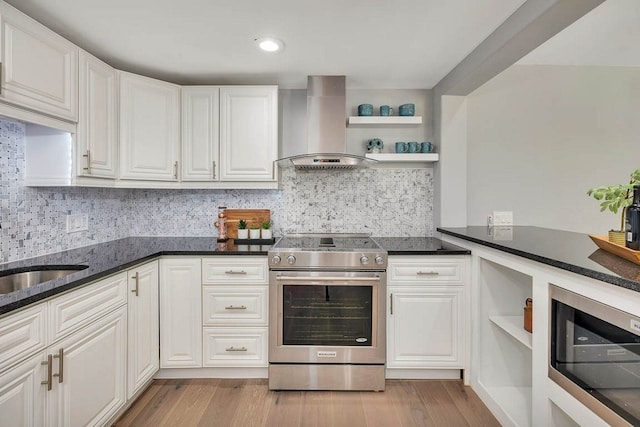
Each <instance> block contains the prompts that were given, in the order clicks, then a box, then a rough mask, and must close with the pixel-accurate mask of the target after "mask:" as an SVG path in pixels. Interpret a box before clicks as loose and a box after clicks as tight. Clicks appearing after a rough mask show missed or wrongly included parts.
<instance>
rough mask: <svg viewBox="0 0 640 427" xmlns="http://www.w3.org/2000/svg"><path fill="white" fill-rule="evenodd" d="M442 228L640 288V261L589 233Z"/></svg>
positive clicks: (510, 228)
mask: <svg viewBox="0 0 640 427" xmlns="http://www.w3.org/2000/svg"><path fill="white" fill-rule="evenodd" d="M437 230H438V231H439V232H441V233H443V234H447V235H450V236H454V237H458V238H460V239H463V240H467V241H470V242H474V243H478V244H480V245H483V246H487V247H490V248H493V249H497V250H500V251H503V252H507V253H510V254H513V255H518V256H521V257H524V258H527V259H530V260H533V261H537V262H540V263H543V264H547V265H550V266H552V267H557V268H560V269H563V270H567V271H570V272H572V273H577V274H580V275H582V276H586V277H591V278H593V279H597V280H601V281H603V282H607V283H611V284H613V285H616V286H621V287H623V288H627V289H631V290H634V291H636V292H640V265H636V264H634V263H632V262H630V261H627V260H625V259H623V258H620V257H618V256H616V255H613V254H610V253H609V252H606V251H604V250H602V249H598V247H597V246H596V245H595V244H594V243H593V242H592V241H591V239H590V238H589V236H588V235H587V234H582V233H574V232H570V231H562V230H553V229H549V228H541V227H530V226H513V227H492V228H489V227H486V226H471V227H459V228H438V229H437Z"/></svg>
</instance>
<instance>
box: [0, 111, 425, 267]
mask: <svg viewBox="0 0 640 427" xmlns="http://www.w3.org/2000/svg"><path fill="white" fill-rule="evenodd" d="M24 135H25V127H24V125H21V124H16V123H12V122H8V121H2V120H0V209H1V210H0V225H1V226H2V228H1V229H0V237H1V239H2V240H1V242H0V262H9V261H16V260H19V259H24V258H31V257H34V256H38V255H43V254H48V253H53V252H57V251H60V250H65V249H70V248H77V247H82V246H87V245H91V244H94V243H101V242H106V241H110V240H114V239H119V238H123V237H127V236H207V235H211V236H215V235H216V234H217V233H216V230H215V227H214V226H213V222H214V220H215V217H216V215H217V208H218V206H227V207H229V208H236V209H242V208H256V209H270V210H271V215H272V221H273V230H274V233H275V235H281V234H282V233H286V232H366V233H371V234H372V235H375V236H384V237H393V236H402V237H404V236H432V235H433V171H432V170H431V169H364V170H358V171H333V172H330V171H295V170H294V169H281V189H280V190H267V191H265V190H141V189H135V190H131V189H104V188H58V187H42V188H32V187H25V186H24V169H25V149H24ZM77 213H86V214H88V216H89V231H81V232H76V233H71V234H67V233H66V215H67V214H77Z"/></svg>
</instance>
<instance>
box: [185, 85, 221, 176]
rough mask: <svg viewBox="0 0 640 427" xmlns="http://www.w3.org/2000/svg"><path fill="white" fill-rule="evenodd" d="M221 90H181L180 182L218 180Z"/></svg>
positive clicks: (192, 88) (193, 87) (207, 88)
mask: <svg viewBox="0 0 640 427" xmlns="http://www.w3.org/2000/svg"><path fill="white" fill-rule="evenodd" d="M219 152H220V89H219V88H218V87H215V86H185V87H183V88H182V180H183V181H217V180H218V179H219V178H220V174H219V170H218V168H219V161H218V158H219V157H218V155H219Z"/></svg>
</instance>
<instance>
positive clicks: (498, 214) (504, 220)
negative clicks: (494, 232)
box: [493, 211, 513, 226]
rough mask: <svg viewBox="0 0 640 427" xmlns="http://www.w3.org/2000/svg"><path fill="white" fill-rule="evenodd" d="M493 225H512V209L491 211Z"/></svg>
mask: <svg viewBox="0 0 640 427" xmlns="http://www.w3.org/2000/svg"><path fill="white" fill-rule="evenodd" d="M493 225H494V226H496V225H513V211H493Z"/></svg>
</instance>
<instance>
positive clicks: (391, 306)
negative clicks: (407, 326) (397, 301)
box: [389, 293, 393, 314]
mask: <svg viewBox="0 0 640 427" xmlns="http://www.w3.org/2000/svg"><path fill="white" fill-rule="evenodd" d="M389 307H390V308H391V312H390V314H393V293H391V294H389Z"/></svg>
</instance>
